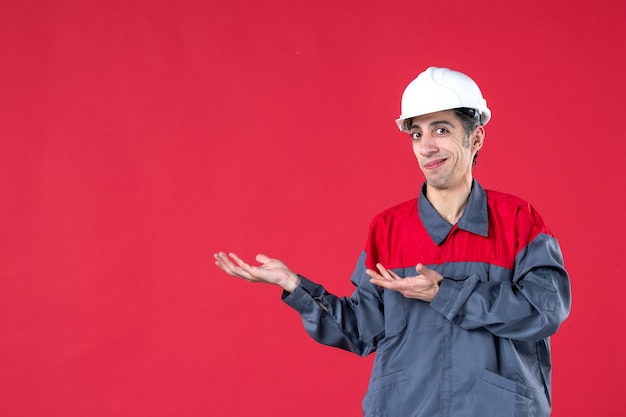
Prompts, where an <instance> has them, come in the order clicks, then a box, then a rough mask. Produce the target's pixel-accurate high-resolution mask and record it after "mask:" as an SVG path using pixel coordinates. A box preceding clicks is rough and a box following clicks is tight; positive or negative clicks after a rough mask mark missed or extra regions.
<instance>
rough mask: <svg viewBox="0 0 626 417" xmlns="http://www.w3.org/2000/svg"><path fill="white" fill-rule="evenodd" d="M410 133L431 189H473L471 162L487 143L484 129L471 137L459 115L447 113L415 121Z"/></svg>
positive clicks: (480, 129) (418, 160)
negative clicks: (484, 143) (484, 142)
mask: <svg viewBox="0 0 626 417" xmlns="http://www.w3.org/2000/svg"><path fill="white" fill-rule="evenodd" d="M409 132H410V135H411V139H412V142H413V153H415V157H416V158H417V162H418V164H419V167H420V169H421V170H422V172H423V173H424V176H425V177H426V184H427V186H428V187H432V188H435V189H455V188H457V187H463V188H467V186H471V183H472V160H473V158H474V154H475V153H476V152H477V151H478V149H480V148H481V147H482V144H483V140H484V129H483V128H482V126H480V127H477V128H476V130H475V131H474V132H472V134H471V135H470V136H469V137H468V136H467V135H466V133H465V130H464V129H463V125H462V124H461V121H460V120H459V119H458V117H457V115H456V113H455V112H454V111H453V110H445V111H440V112H436V113H429V114H425V115H423V116H418V117H414V118H413V119H412V120H411V128H410V131H409Z"/></svg>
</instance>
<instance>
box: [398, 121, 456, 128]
mask: <svg viewBox="0 0 626 417" xmlns="http://www.w3.org/2000/svg"><path fill="white" fill-rule="evenodd" d="M436 125H447V126H450V127H455V126H454V124H453V123H452V122H450V121H448V120H435V121H434V122H431V123H429V125H428V126H430V127H433V126H436ZM412 129H420V126H419V125H413V124H412V125H411V127H409V130H412Z"/></svg>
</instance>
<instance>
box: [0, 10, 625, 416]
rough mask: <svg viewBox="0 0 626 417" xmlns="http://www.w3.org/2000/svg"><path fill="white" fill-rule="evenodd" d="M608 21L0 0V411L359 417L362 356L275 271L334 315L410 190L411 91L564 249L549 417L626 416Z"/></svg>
mask: <svg viewBox="0 0 626 417" xmlns="http://www.w3.org/2000/svg"><path fill="white" fill-rule="evenodd" d="M625 18H626V3H624V2H623V1H622V0H598V1H595V2H593V4H589V2H582V1H572V0H568V1H560V2H559V1H557V2H545V1H538V0H532V1H526V2H523V3H519V5H518V4H517V3H515V4H514V3H511V2H503V1H487V0H482V1H480V0H479V1H474V2H467V1H460V0H451V1H449V2H446V3H445V4H444V3H443V2H418V1H415V0H413V1H398V0H395V1H386V2H382V3H381V2H379V1H369V2H368V1H366V2H363V1H355V0H345V1H335V0H315V1H306V2H305V1H293V0H273V1H271V2H261V1H252V0H248V1H244V0H235V1H221V2H217V1H200V0H198V1H188V0H177V1H173V0H171V1H166V0H161V1H157V0H151V1H148V0H146V1H112V0H96V1H80V0H75V1H69V0H62V1H35V0H31V1H28V0H25V1H11V0H4V1H0V198H1V200H0V235H1V239H0V414H1V415H6V416H15V417H18V416H64V417H73V416H81V417H82V416H92V417H100V416H116V417H117V416H259V415H262V416H265V415H268V416H269V415H272V416H298V417H307V416H319V415H320V414H321V413H322V411H324V410H327V409H332V410H333V411H332V412H330V415H341V416H357V415H359V413H360V401H361V397H362V395H363V393H364V390H365V388H366V384H367V379H368V376H369V370H370V366H371V360H372V358H366V359H362V358H359V357H357V356H355V355H352V354H349V353H346V352H343V351H339V350H336V349H331V348H327V347H324V346H320V345H317V344H316V343H315V342H313V340H312V339H310V338H309V337H308V336H307V335H306V334H305V332H304V330H303V329H302V327H301V325H300V321H299V317H298V316H297V315H296V314H295V313H294V312H293V311H291V310H290V309H289V308H288V307H286V306H285V305H284V304H282V303H281V301H280V291H279V289H278V288H275V287H266V286H262V285H252V284H247V283H244V282H241V281H237V280H235V279H233V278H230V277H227V276H226V275H224V274H222V273H221V272H220V271H219V270H218V269H217V268H216V267H215V266H214V265H213V260H212V254H213V253H214V252H216V251H218V250H225V251H230V250H235V251H237V252H238V253H240V254H241V255H242V256H244V257H246V258H249V259H251V258H252V257H253V256H254V254H256V253H257V252H265V253H267V254H268V255H270V256H275V257H279V258H280V259H283V260H284V261H285V262H286V263H287V264H288V265H290V266H291V267H292V268H293V269H295V270H297V271H298V272H301V273H303V274H305V275H307V276H309V277H311V278H314V279H315V280H317V281H319V282H321V283H323V284H324V285H326V287H327V288H328V289H329V290H331V291H333V292H336V293H338V294H339V295H345V294H349V293H350V292H351V286H350V284H349V282H348V277H349V275H350V273H351V271H352V268H353V266H354V263H355V261H356V257H357V255H358V253H359V251H360V250H361V248H362V245H363V244H364V240H365V235H366V230H367V225H368V223H369V221H370V219H371V218H372V216H373V215H375V214H376V213H377V212H379V211H381V210H382V209H384V208H386V207H388V206H390V205H392V204H395V203H398V202H401V201H404V200H406V199H409V198H411V197H413V196H415V195H416V193H417V190H418V187H419V185H420V183H421V181H422V178H421V174H420V173H419V171H418V169H417V167H416V164H415V162H414V160H413V156H412V153H411V150H410V145H409V142H408V141H407V138H406V137H405V136H404V135H402V134H401V133H399V132H398V131H397V129H396V127H395V125H394V122H393V120H394V118H395V117H396V116H397V115H398V113H399V111H400V109H399V103H400V95H401V93H402V91H403V89H404V87H405V86H406V84H407V83H408V82H409V81H410V80H411V79H413V77H415V76H416V75H417V73H418V72H420V71H422V70H423V69H425V68H426V67H427V66H430V65H437V66H448V67H451V68H455V69H459V70H462V71H464V72H466V73H468V74H469V75H470V76H472V77H473V78H474V79H475V80H476V81H477V82H478V84H479V85H480V86H481V88H482V90H483V93H484V94H485V96H486V97H487V100H488V103H489V105H490V107H491V109H492V111H493V120H492V122H490V124H489V125H488V126H487V128H486V130H487V137H486V144H485V147H484V148H483V150H482V151H481V155H480V158H479V162H478V166H477V168H476V177H477V178H478V179H479V181H480V182H481V183H482V184H483V185H484V186H485V187H487V188H492V189H497V190H500V191H506V192H510V193H514V194H517V195H520V196H522V197H524V198H526V199H528V200H530V201H531V202H532V203H533V205H534V206H535V207H536V208H537V209H538V210H539V211H540V212H541V214H542V215H543V217H544V219H545V220H546V221H547V222H548V224H549V225H550V227H551V228H552V230H553V232H554V233H555V234H556V235H557V236H558V237H559V239H560V241H561V245H562V248H563V251H564V254H565V257H566V266H567V268H568V269H569V271H570V273H571V278H572V286H573V291H574V303H573V312H572V315H571V317H570V318H569V320H568V321H567V322H566V323H565V324H564V325H563V327H562V328H561V330H560V331H559V333H558V334H557V335H556V336H555V337H554V338H553V351H554V375H553V386H554V416H555V417H572V416H574V417H576V416H589V415H596V416H605V417H610V416H623V415H626V410H625V409H626V406H624V404H623V401H619V398H622V396H623V394H624V388H623V387H624V384H623V375H624V374H625V373H626V366H625V363H626V362H625V361H624V360H623V352H624V350H625V349H626V342H625V339H624V338H625V336H624V325H623V323H622V322H623V317H624V315H625V314H626V302H625V301H626V299H625V298H624V294H625V293H626V281H625V280H624V279H623V275H624V273H623V271H624V258H625V255H626V253H625V250H624V246H623V244H622V243H621V242H622V236H621V235H623V234H624V233H625V232H626V230H625V227H624V221H623V214H624V212H625V211H626V204H625V192H624V174H623V168H624V157H625V156H626V152H625V151H626V145H625V142H626V138H625V136H624V129H625V128H624V123H623V121H624V119H625V117H624V112H623V108H624V97H625V94H626V82H625V79H626V77H624V74H625V73H626V64H625V63H624V58H623V57H624V56H625V53H626V48H625V46H626V29H625V26H624V23H623V22H624V19H625Z"/></svg>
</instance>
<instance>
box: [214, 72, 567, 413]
mask: <svg viewBox="0 0 626 417" xmlns="http://www.w3.org/2000/svg"><path fill="white" fill-rule="evenodd" d="M490 117H491V112H490V110H489V109H488V108H487V105H486V101H485V100H484V99H483V96H482V93H481V91H480V89H479V88H478V86H477V85H476V84H475V83H474V81H473V80H471V79H470V78H469V77H467V76H466V75H464V74H462V73H460V72H456V71H452V70H449V69H446V68H435V67H431V68H428V69H427V70H426V71H424V72H423V73H421V74H420V75H419V76H418V77H417V78H416V79H415V80H413V81H412V82H411V83H410V84H409V85H408V86H407V88H406V90H405V91H404V94H403V97H402V115H401V116H400V118H398V119H397V120H396V123H397V124H398V127H399V128H400V130H402V131H405V132H407V133H408V134H409V135H410V136H411V140H412V143H413V151H414V153H415V157H416V158H417V162H418V164H419V167H420V169H421V170H422V172H423V174H424V177H425V179H426V181H425V183H424V185H423V187H422V190H421V193H420V195H419V196H418V197H417V198H416V199H413V200H410V201H407V202H405V203H402V204H399V205H397V206H395V207H392V208H390V209H388V210H386V211H384V212H383V213H381V214H379V215H378V216H376V217H375V218H374V220H373V221H372V223H371V225H370V230H369V237H368V241H367V244H366V247H365V249H364V250H363V252H362V254H361V256H360V258H359V261H358V264H357V267H356V270H355V271H354V273H353V275H352V278H351V280H352V282H353V284H354V285H355V287H356V289H355V291H354V293H353V294H352V296H351V297H346V298H338V297H336V296H334V295H332V294H330V293H328V292H326V290H325V289H324V288H323V287H322V286H320V285H318V284H315V283H314V282H312V281H310V280H308V279H307V278H305V277H303V276H299V275H297V274H295V273H294V272H292V271H291V270H289V268H287V267H286V266H285V264H283V263H282V262H281V261H279V260H277V259H270V258H268V257H267V256H265V255H258V256H257V257H256V260H257V261H258V262H259V263H260V264H261V265H259V266H251V265H249V264H248V263H246V262H244V261H243V260H242V259H240V258H239V257H238V256H237V255H236V254H234V253H231V254H230V255H226V254H225V253H222V252H220V253H218V254H216V255H215V259H216V264H217V265H218V266H219V267H220V268H222V269H223V270H224V271H225V272H226V273H228V274H230V275H233V276H235V277H239V278H243V279H246V280H248V281H253V282H266V283H270V284H275V285H279V286H280V287H282V288H283V289H284V293H283V299H284V301H285V302H286V303H287V304H288V305H290V306H291V307H293V308H294V309H295V310H296V311H297V312H298V313H300V315H301V316H302V319H303V323H304V326H305V328H306V330H307V332H308V333H309V334H310V335H311V336H312V337H313V338H314V339H315V340H317V341H319V342H320V343H324V344H327V345H331V346H335V347H339V348H341V349H346V350H349V351H351V352H354V353H357V354H359V355H363V356H365V355H368V354H370V353H372V352H376V359H375V361H374V367H373V370H372V375H371V379H370V383H369V388H368V391H367V394H366V396H365V398H364V400H363V413H364V415H365V416H366V417H368V416H372V417H373V416H389V417H393V416H397V417H418V416H428V417H435V416H441V417H443V416H455V417H456V416H458V417H488V416H497V417H514V416H515V417H517V416H536V417H544V416H549V415H550V410H551V397H550V375H551V359H550V344H549V337H550V336H551V335H552V334H554V332H556V330H557V329H558V327H559V325H560V324H561V323H562V322H563V320H565V318H566V317H567V315H568V314H569V310H570V304H571V296H570V286H569V278H568V275H567V272H566V271H565V269H564V267H563V261H562V256H561V251H560V249H559V246H558V243H557V241H556V239H555V238H554V237H553V235H552V234H551V233H550V231H549V230H548V228H547V227H546V226H545V225H544V223H543V220H542V219H541V217H540V216H539V214H538V213H537V212H536V211H535V210H534V209H533V207H532V206H530V205H529V204H528V203H526V202H525V201H523V200H521V199H519V198H517V197H514V196H511V195H508V194H502V193H497V192H493V191H485V190H484V189H483V188H482V187H481V186H480V185H479V184H478V182H477V181H476V180H474V179H473V176H472V168H473V165H474V164H475V162H476V156H477V153H478V151H479V149H480V148H481V147H482V146H483V143H484V138H485V130H484V125H485V124H486V123H487V122H488V121H489V119H490Z"/></svg>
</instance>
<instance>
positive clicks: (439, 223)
mask: <svg viewBox="0 0 626 417" xmlns="http://www.w3.org/2000/svg"><path fill="white" fill-rule="evenodd" d="M417 208H418V213H419V217H420V220H421V221H422V224H423V225H424V227H425V228H426V231H427V232H428V234H429V235H430V237H431V239H432V240H433V241H434V242H435V244H436V245H440V244H441V243H442V242H443V241H444V240H446V238H447V237H448V235H449V234H450V232H451V231H452V229H453V227H454V225H452V224H450V223H448V221H446V220H445V219H444V218H443V217H441V215H440V214H439V213H438V212H437V210H435V208H434V207H433V206H432V204H430V201H428V199H427V198H426V183H424V184H423V185H422V192H421V193H420V195H419V198H418V200H417ZM457 226H458V228H459V229H463V230H466V231H468V232H471V233H475V234H477V235H480V236H485V237H487V232H488V230H489V215H488V210H487V193H486V192H485V190H484V189H483V187H481V186H480V184H478V181H476V180H473V181H472V190H471V191H470V195H469V198H468V200H467V205H466V206H465V210H464V211H463V215H462V216H461V218H460V219H459V221H458V223H457Z"/></svg>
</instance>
